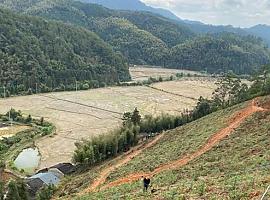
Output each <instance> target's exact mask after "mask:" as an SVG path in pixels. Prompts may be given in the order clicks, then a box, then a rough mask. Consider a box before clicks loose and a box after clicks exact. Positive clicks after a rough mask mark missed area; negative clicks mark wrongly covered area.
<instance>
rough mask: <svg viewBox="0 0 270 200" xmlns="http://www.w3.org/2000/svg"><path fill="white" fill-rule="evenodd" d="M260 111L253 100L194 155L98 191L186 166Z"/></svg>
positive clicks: (262, 109)
mask: <svg viewBox="0 0 270 200" xmlns="http://www.w3.org/2000/svg"><path fill="white" fill-rule="evenodd" d="M262 111H265V109H264V108H261V107H259V106H258V103H257V100H256V99H255V100H253V101H252V102H251V104H250V105H248V106H247V107H246V108H244V109H242V110H241V111H239V112H238V113H236V114H235V115H234V116H233V117H232V118H230V119H229V125H228V126H227V127H226V128H224V129H222V130H220V131H218V132H217V133H215V134H214V135H212V136H211V137H210V138H209V139H208V141H207V143H206V144H205V145H203V146H202V147H201V148H200V149H198V150H197V151H196V152H194V153H192V154H190V155H186V156H185V157H183V158H181V159H179V160H176V161H172V162H170V163H167V164H164V165H162V166H160V167H158V168H156V169H154V170H153V171H152V172H150V173H144V172H142V173H135V174H130V175H128V176H127V177H124V178H120V179H118V180H116V181H113V182H111V183H108V184H107V185H104V186H103V187H101V188H100V189H101V190H102V189H106V188H110V187H115V186H118V185H122V184H126V183H131V182H134V181H138V180H140V179H141V178H142V177H153V176H154V175H156V174H159V173H161V172H163V171H167V170H172V169H177V168H180V167H182V166H184V165H186V164H188V163H189V162H191V161H192V160H194V159H196V158H198V157H200V156H201V155H202V154H204V153H206V152H207V151H209V150H210V149H212V148H213V147H214V146H215V145H216V144H218V143H219V142H220V141H221V140H222V139H224V138H226V137H227V136H229V135H230V134H231V133H233V131H234V129H236V128H237V127H239V126H240V124H241V123H242V122H243V121H244V120H245V119H246V118H248V117H249V116H251V115H252V114H254V113H256V112H262ZM95 186H96V187H97V185H95Z"/></svg>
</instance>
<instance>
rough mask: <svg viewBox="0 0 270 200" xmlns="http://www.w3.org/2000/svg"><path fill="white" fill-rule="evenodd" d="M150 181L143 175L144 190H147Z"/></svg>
mask: <svg viewBox="0 0 270 200" xmlns="http://www.w3.org/2000/svg"><path fill="white" fill-rule="evenodd" d="M150 182H151V180H150V178H145V177H143V190H144V191H145V192H147V190H148V187H149V185H150Z"/></svg>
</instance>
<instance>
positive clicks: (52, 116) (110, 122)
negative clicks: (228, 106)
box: [0, 78, 215, 168]
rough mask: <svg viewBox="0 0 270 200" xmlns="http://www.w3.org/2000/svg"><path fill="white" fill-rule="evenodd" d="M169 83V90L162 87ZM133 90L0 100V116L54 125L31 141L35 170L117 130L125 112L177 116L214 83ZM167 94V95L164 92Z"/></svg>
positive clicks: (186, 82) (190, 80) (66, 159)
mask: <svg viewBox="0 0 270 200" xmlns="http://www.w3.org/2000/svg"><path fill="white" fill-rule="evenodd" d="M167 85H168V86H167ZM152 86H153V87H154V88H150V87H146V86H136V87H110V88H100V89H94V90H87V91H78V92H59V93H49V94H40V95H32V96H23V97H13V98H8V99H5V100H4V99H1V100H0V113H5V112H7V111H8V110H9V109H10V108H11V107H12V108H15V109H16V110H22V111H23V113H25V114H31V115H32V116H33V117H38V118H40V117H44V118H45V120H47V121H50V122H52V123H53V124H55V125H56V128H57V130H56V134H55V135H54V136H53V137H45V138H42V139H40V140H39V141H37V142H36V145H37V147H38V149H39V151H40V154H41V163H40V167H39V168H45V167H49V166H52V165H54V164H57V163H59V162H69V161H71V158H72V155H73V152H74V150H75V145H74V143H75V142H76V141H81V140H82V139H84V138H86V139H89V138H91V137H92V136H94V135H97V134H101V133H106V132H108V131H109V130H112V129H114V128H116V127H117V126H118V125H119V123H120V122H121V117H122V114H123V113H124V112H127V111H132V110H133V109H134V108H135V107H138V109H139V111H140V112H141V114H142V115H146V114H152V115H160V114H162V113H169V114H179V113H181V112H182V111H183V110H184V109H186V108H188V109H192V108H193V106H195V105H196V99H198V98H199V97H200V96H204V97H208V96H211V94H212V92H213V90H214V89H215V84H214V80H213V79H209V78H188V79H187V78H184V79H183V80H182V79H181V80H179V81H172V82H162V83H157V84H153V85H152ZM165 91H169V92H171V93H168V92H165Z"/></svg>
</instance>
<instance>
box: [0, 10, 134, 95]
mask: <svg viewBox="0 0 270 200" xmlns="http://www.w3.org/2000/svg"><path fill="white" fill-rule="evenodd" d="M0 11H1V12H0V23H1V29H0V87H2V88H3V87H5V92H6V94H7V95H10V94H21V93H32V92H37V91H36V90H37V89H36V88H37V87H38V88H39V90H41V91H58V90H63V87H65V89H66V90H69V89H70V88H75V87H76V84H77V87H79V88H94V87H102V86H104V85H110V84H114V83H118V82H120V81H127V80H130V75H129V71H128V65H127V64H126V61H125V60H124V58H123V57H122V55H121V54H119V53H115V52H114V51H113V49H112V48H111V47H110V46H109V45H107V44H106V43H105V42H104V41H102V40H101V39H100V38H99V37H98V36H97V35H96V34H94V33H92V32H90V31H88V30H85V29H83V28H78V27H74V26H71V25H65V24H62V23H58V22H49V21H47V20H43V19H40V18H37V17H30V16H24V15H18V14H14V13H12V12H10V11H7V10H3V9H1V10H0ZM2 90H3V89H2ZM2 93H3V91H2Z"/></svg>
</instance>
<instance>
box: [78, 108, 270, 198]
mask: <svg viewBox="0 0 270 200" xmlns="http://www.w3.org/2000/svg"><path fill="white" fill-rule="evenodd" d="M243 106H244V105H243V104H242V105H239V106H236V107H234V108H230V109H227V110H225V111H221V112H218V113H214V114H212V115H210V116H207V117H205V118H203V119H201V120H198V121H196V122H193V123H191V124H189V125H187V126H184V127H182V128H179V129H176V130H173V131H170V132H168V133H167V135H166V136H165V137H164V138H163V139H162V140H161V141H160V142H159V143H158V144H157V145H156V146H154V147H152V148H150V149H149V150H148V151H147V152H144V153H143V154H142V155H141V156H139V157H138V158H135V159H134V160H133V161H131V162H130V163H129V164H128V165H126V166H124V167H122V168H120V169H118V170H117V171H116V172H115V173H113V174H112V175H111V177H110V179H109V180H108V181H111V180H113V179H115V178H119V177H123V176H124V175H126V174H129V173H130V172H134V171H140V170H142V169H143V167H144V166H145V165H146V166H147V167H144V169H143V170H144V171H149V170H151V169H152V168H154V167H156V166H158V165H159V164H161V163H166V162H167V161H170V160H175V159H177V158H179V157H178V156H181V155H184V154H186V153H187V152H193V151H195V150H196V149H198V146H200V145H201V144H203V143H204V142H205V141H206V139H207V138H208V137H209V136H210V135H212V134H213V133H215V132H216V131H217V130H219V129H220V128H222V127H225V126H226V118H227V117H228V116H230V115H233V113H234V112H236V111H237V110H239V109H240V108H241V107H243ZM269 120H270V113H269V112H267V113H258V114H255V115H253V116H252V117H250V118H249V119H248V120H247V121H246V122H245V123H243V124H242V125H241V127H239V128H238V129H237V130H236V131H235V133H234V134H232V135H231V136H229V137H228V138H226V139H225V140H223V141H222V142H221V143H220V144H219V145H217V146H216V147H215V148H214V149H212V150H210V151H209V152H207V153H206V154H204V155H202V156H201V157H200V158H198V159H196V160H194V161H192V162H191V163H189V164H188V165H186V166H185V167H183V168H180V169H178V170H172V171H167V172H163V173H161V174H159V175H157V176H155V177H154V178H153V180H152V182H153V188H155V189H157V192H156V193H155V194H150V193H148V194H144V193H143V192H142V191H141V187H142V186H141V183H140V182H135V183H132V184H127V185H122V186H118V187H115V188H111V189H108V190H105V191H101V192H99V193H95V194H89V195H86V196H84V197H81V198H80V199H108V198H110V199H120V198H121V199H142V198H145V199H181V198H183V199H184V198H187V199H258V197H259V196H260V195H261V194H262V192H263V190H264V189H265V188H266V187H267V184H269V182H270V176H269V174H267V172H268V171H269V165H270V162H269V160H270V156H269V155H270V148H269V136H270V133H269V130H270V125H269V123H267V122H269ZM179 133H180V134H179ZM191 133H193V134H191ZM172 136H173V137H172ZM186 141H189V142H186ZM166 154H167V156H164V155H166ZM267 169H268V170H267Z"/></svg>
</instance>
